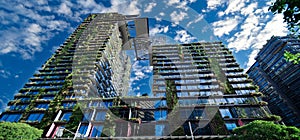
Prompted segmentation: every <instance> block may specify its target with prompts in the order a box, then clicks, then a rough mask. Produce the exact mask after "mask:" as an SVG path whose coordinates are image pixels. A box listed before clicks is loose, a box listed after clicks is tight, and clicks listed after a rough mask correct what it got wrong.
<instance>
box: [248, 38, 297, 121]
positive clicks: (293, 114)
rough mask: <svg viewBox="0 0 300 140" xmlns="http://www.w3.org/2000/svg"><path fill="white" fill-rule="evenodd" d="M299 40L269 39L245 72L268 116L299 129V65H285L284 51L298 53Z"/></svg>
mask: <svg viewBox="0 0 300 140" xmlns="http://www.w3.org/2000/svg"><path fill="white" fill-rule="evenodd" d="M299 43H300V41H299V39H297V38H295V37H292V36H286V37H272V38H271V39H270V40H269V41H268V42H267V44H266V45H264V47H263V48H262V49H261V50H260V52H259V53H258V55H257V57H256V58H255V59H256V62H255V63H254V64H253V65H252V66H251V68H250V69H249V70H248V71H247V73H248V74H249V76H250V78H252V79H253V80H254V83H255V84H257V85H259V87H260V89H259V90H260V91H261V92H262V93H263V94H264V95H265V98H264V100H265V101H267V102H268V103H269V108H270V110H271V112H272V113H274V114H276V115H279V116H281V117H282V119H283V121H284V123H285V124H286V125H294V126H297V127H299V126H300V86H299V85H300V76H299V74H300V65H299V64H292V63H291V62H287V61H286V60H285V58H284V53H285V51H289V52H292V53H294V54H295V53H299V52H300V45H299Z"/></svg>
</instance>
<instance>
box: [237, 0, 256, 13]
mask: <svg viewBox="0 0 300 140" xmlns="http://www.w3.org/2000/svg"><path fill="white" fill-rule="evenodd" d="M257 6H258V3H257V2H254V3H251V4H249V5H247V7H244V8H242V9H241V14H242V15H250V14H252V13H253V12H254V10H255V9H256V8H257Z"/></svg>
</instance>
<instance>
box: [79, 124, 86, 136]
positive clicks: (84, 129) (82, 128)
mask: <svg viewBox="0 0 300 140" xmlns="http://www.w3.org/2000/svg"><path fill="white" fill-rule="evenodd" d="M87 129H88V125H86V124H82V125H81V126H80V127H79V130H78V133H79V134H78V135H80V136H83V135H85V133H86V130H87Z"/></svg>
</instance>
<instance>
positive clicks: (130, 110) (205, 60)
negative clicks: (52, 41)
mask: <svg viewBox="0 0 300 140" xmlns="http://www.w3.org/2000/svg"><path fill="white" fill-rule="evenodd" d="M129 21H134V23H135V27H136V28H135V29H136V30H138V31H137V32H136V35H137V36H136V38H134V39H132V37H131V36H130V35H129V28H128V22H129ZM148 31H149V29H148V23H147V18H137V17H136V16H124V15H120V14H117V13H107V14H92V15H90V16H89V17H87V18H86V20H85V21H84V22H83V23H82V24H81V25H80V26H79V27H78V28H77V29H76V30H75V31H74V33H73V34H72V35H71V36H70V37H69V38H68V39H67V40H66V42H65V43H64V44H63V45H62V46H61V47H60V48H59V49H58V50H57V51H56V52H55V54H54V55H53V56H52V57H51V58H50V59H49V60H48V61H47V62H46V63H45V64H44V65H43V67H42V68H41V69H40V70H39V72H38V73H36V74H34V76H33V78H31V79H30V80H29V82H28V83H26V84H25V86H24V88H22V89H21V90H20V91H19V93H18V94H16V95H15V98H14V100H12V101H10V102H9V103H8V109H7V110H6V111H5V112H3V113H2V114H1V116H0V120H1V121H10V122H25V123H28V124H31V125H32V126H35V127H37V128H41V129H43V130H44V135H43V136H44V137H50V138H53V137H107V136H112V137H140V138H141V137H144V138H160V137H163V136H166V137H165V138H170V137H171V136H172V137H174V136H177V138H186V135H189V136H190V135H197V136H196V137H199V138H200V137H202V136H203V135H212V136H210V137H218V138H222V137H226V136H227V135H228V134H230V132H231V130H232V129H233V128H235V127H238V126H241V125H244V124H246V123H248V122H251V121H253V120H257V119H272V116H271V115H270V114H269V111H268V108H267V107H266V105H267V104H266V102H264V101H262V100H261V99H260V97H259V96H261V94H260V93H259V92H257V90H256V87H255V86H254V85H252V83H251V80H249V79H247V75H245V74H243V73H242V71H243V70H242V69H241V68H239V66H238V64H237V63H236V62H235V59H234V58H233V56H232V54H231V52H230V51H229V50H228V49H227V48H225V47H224V45H222V43H221V42H207V43H191V44H178V45H155V46H151V47H149V45H150V44H149V40H148ZM131 49H132V50H133V49H134V50H135V52H136V53H137V54H136V55H135V57H136V60H137V61H142V60H144V59H147V58H146V56H149V61H150V65H152V66H153V84H152V85H153V86H152V94H151V96H147V95H145V96H140V97H132V96H131V97H129V96H127V92H128V86H129V85H128V83H129V78H130V64H131V63H130V59H129V57H128V56H127V50H131ZM145 51H149V52H148V53H147V54H144V52H145ZM139 52H142V53H141V55H140V54H138V53H139ZM145 136H147V137H145Z"/></svg>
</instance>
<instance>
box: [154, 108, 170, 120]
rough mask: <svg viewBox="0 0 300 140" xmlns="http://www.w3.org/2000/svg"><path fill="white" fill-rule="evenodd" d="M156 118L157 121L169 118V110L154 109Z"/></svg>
mask: <svg viewBox="0 0 300 140" xmlns="http://www.w3.org/2000/svg"><path fill="white" fill-rule="evenodd" d="M154 118H155V120H156V121H159V120H166V119H167V110H157V111H154Z"/></svg>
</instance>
